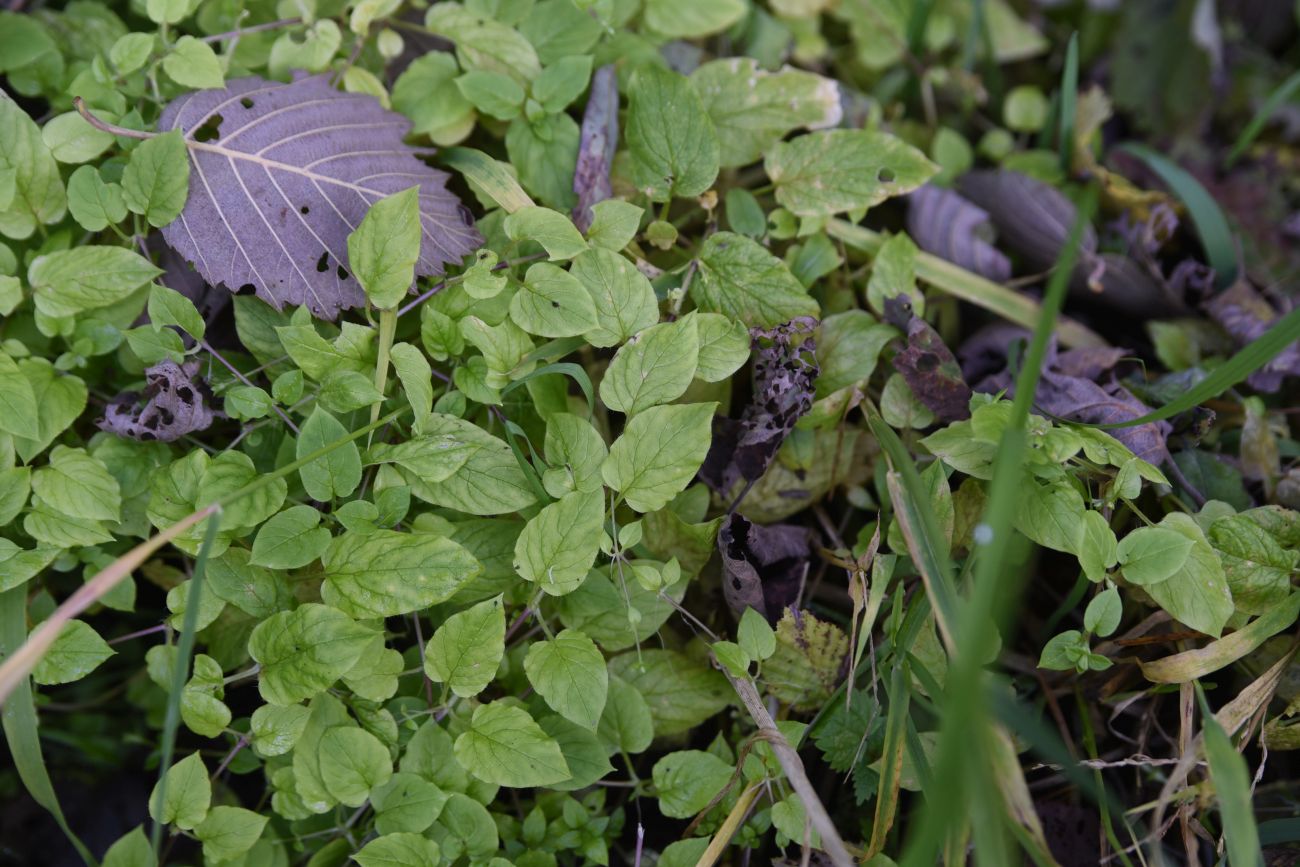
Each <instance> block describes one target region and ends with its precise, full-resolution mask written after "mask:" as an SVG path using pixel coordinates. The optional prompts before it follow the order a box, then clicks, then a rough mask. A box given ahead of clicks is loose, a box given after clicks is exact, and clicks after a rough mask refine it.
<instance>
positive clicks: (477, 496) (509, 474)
mask: <svg viewBox="0 0 1300 867" xmlns="http://www.w3.org/2000/svg"><path fill="white" fill-rule="evenodd" d="M425 436H427V437H440V436H448V437H452V438H454V439H455V440H456V442H459V443H461V444H462V445H463V446H464V447H465V448H466V450H467V451H468V452H469V457H468V458H467V459H466V461H465V462H464V463H463V464H462V465H461V466H460V468H459V469H457V470H456V471H455V472H454V473H453V474H452V475H451V476H448V477H447V478H446V479H443V480H442V481H430V480H428V479H425V478H423V477H421V476H420V475H419V474H418V473H417V472H412V471H410V470H406V469H402V468H401V464H398V467H399V469H400V470H401V473H402V478H403V479H405V480H406V482H407V484H409V485H410V486H411V493H412V494H414V495H415V496H417V497H419V498H420V499H422V500H424V501H425V502H428V503H433V504H434V505H437V506H443V507H445V508H448V509H456V510H457V511H461V512H468V513H469V514H471V515H504V514H508V513H510V512H517V511H519V510H521V509H525V508H527V507H528V506H531V505H532V504H533V503H534V502H536V500H537V495H536V494H534V493H533V490H532V486H531V485H529V483H528V479H527V478H526V477H525V476H524V474H523V471H522V470H521V469H520V468H519V463H518V461H516V460H515V456H514V453H513V452H511V451H510V446H508V445H506V444H505V443H504V442H502V441H501V440H499V439H497V438H496V437H494V436H492V435H491V434H490V433H488V432H487V431H485V430H483V429H482V428H481V427H479V426H478V425H476V424H474V423H473V422H469V421H464V420H462V419H459V418H456V417H455V416H450V415H443V414H440V413H434V414H433V415H431V416H430V417H429V422H428V424H427V426H426V430H425Z"/></svg>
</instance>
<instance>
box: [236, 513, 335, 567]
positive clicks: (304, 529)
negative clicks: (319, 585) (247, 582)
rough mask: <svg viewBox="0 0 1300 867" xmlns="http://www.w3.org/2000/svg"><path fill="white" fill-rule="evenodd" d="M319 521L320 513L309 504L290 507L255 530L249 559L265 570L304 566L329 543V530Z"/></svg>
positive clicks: (317, 555)
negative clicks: (265, 568)
mask: <svg viewBox="0 0 1300 867" xmlns="http://www.w3.org/2000/svg"><path fill="white" fill-rule="evenodd" d="M319 524H320V512H318V511H316V510H315V509H313V508H312V507H311V506H305V505H303V506H290V507H289V508H287V509H285V510H284V511H283V512H280V513H279V514H278V515H276V516H275V517H273V518H271V519H270V520H269V521H267V522H266V523H265V524H263V525H262V528H261V529H260V530H258V531H257V538H255V539H254V540H253V553H252V559H251V560H250V561H249V562H251V563H252V564H253V565H254V566H265V567H267V568H269V569H297V568H298V567H300V566H306V565H307V564H308V563H310V562H312V561H313V560H315V559H316V558H317V557H319V556H320V555H321V554H322V553H324V551H325V548H326V546H328V545H329V543H330V531H329V530H327V529H326V528H324V527H321V526H318V525H319Z"/></svg>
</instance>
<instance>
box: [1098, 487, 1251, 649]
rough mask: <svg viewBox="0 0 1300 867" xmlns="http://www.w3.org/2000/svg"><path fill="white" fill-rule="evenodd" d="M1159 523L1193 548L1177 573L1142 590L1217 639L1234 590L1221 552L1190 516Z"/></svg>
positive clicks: (1230, 608)
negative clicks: (1221, 559) (1230, 588)
mask: <svg viewBox="0 0 1300 867" xmlns="http://www.w3.org/2000/svg"><path fill="white" fill-rule="evenodd" d="M1159 526H1160V528H1162V529H1169V530H1173V531H1175V532H1177V533H1180V534H1182V535H1183V536H1185V537H1187V538H1188V539H1191V540H1192V548H1191V551H1190V552H1189V553H1188V555H1187V557H1186V558H1185V561H1184V562H1183V563H1182V565H1181V567H1180V568H1179V569H1178V571H1177V572H1175V573H1174V574H1173V575H1172V576H1170V577H1169V578H1168V579H1166V580H1164V581H1160V582H1158V583H1155V584H1145V585H1143V587H1142V589H1143V590H1145V591H1146V592H1147V593H1148V594H1149V595H1150V596H1151V598H1152V599H1154V600H1155V601H1156V604H1157V605H1159V606H1160V607H1161V608H1163V609H1164V610H1165V611H1168V612H1169V613H1170V614H1171V615H1172V616H1173V617H1174V619H1175V620H1180V621H1182V622H1183V623H1185V624H1187V626H1189V627H1190V628H1192V629H1197V630H1199V631H1201V632H1204V633H1205V634H1207V635H1210V636H1213V637H1215V638H1218V637H1219V634H1220V633H1221V632H1222V631H1223V625H1224V624H1225V623H1227V621H1228V618H1229V617H1231V616H1232V612H1233V610H1234V606H1233V602H1232V591H1231V590H1229V589H1228V581H1227V578H1226V576H1225V575H1224V574H1223V565H1222V563H1221V562H1220V560H1219V556H1218V554H1216V553H1215V552H1214V549H1213V548H1211V547H1210V544H1209V542H1207V541H1205V536H1204V534H1203V533H1202V532H1201V528H1200V527H1198V526H1197V525H1196V521H1194V520H1193V519H1192V518H1191V516H1190V515H1185V514H1183V513H1181V512H1175V513H1173V514H1169V515H1166V516H1165V517H1164V519H1163V520H1162V521H1161V522H1160V524H1159ZM1135 532H1136V531H1135ZM1122 544H1123V543H1122V542H1121V546H1122ZM1121 562H1122V561H1121Z"/></svg>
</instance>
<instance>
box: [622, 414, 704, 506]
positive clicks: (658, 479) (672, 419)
mask: <svg viewBox="0 0 1300 867" xmlns="http://www.w3.org/2000/svg"><path fill="white" fill-rule="evenodd" d="M715 408H716V404H713V403H692V404H682V405H676V406H655V407H651V408H650V409H647V410H645V411H644V412H641V413H638V414H637V415H635V416H633V417H632V418H631V419H630V420H629V421H628V423H627V426H626V427H625V428H624V429H623V434H622V435H621V436H620V437H619V438H618V439H617V440H615V442H614V445H612V446H611V447H610V449H609V456H608V457H607V458H605V462H604V463H603V464H602V465H601V470H600V471H601V476H602V477H603V478H604V480H605V484H607V485H609V486H610V487H611V488H613V489H614V490H616V491H618V492H619V493H620V494H622V495H623V499H624V500H626V501H627V504H628V505H629V506H631V507H632V508H633V509H636V510H637V511H638V512H642V513H645V512H653V511H655V510H657V509H661V508H663V507H664V506H666V505H667V504H668V502H669V501H670V500H672V498H673V497H675V496H676V495H677V494H678V493H679V492H681V491H682V490H683V489H685V487H686V486H687V485H688V484H689V483H690V481H691V479H692V478H694V476H695V473H696V471H697V470H698V469H699V468H700V464H702V463H703V462H704V456H705V455H706V454H708V451H709V442H710V439H711V438H712V433H711V427H712V423H713V412H714V409H715Z"/></svg>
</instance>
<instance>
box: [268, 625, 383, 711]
mask: <svg viewBox="0 0 1300 867" xmlns="http://www.w3.org/2000/svg"><path fill="white" fill-rule="evenodd" d="M373 638H374V633H373V632H372V631H371V630H369V629H367V628H365V627H364V626H362V625H361V624H359V623H357V622H356V621H354V620H353V619H352V618H351V617H348V616H347V615H346V614H344V613H343V612H342V611H339V610H338V609H337V608H330V607H329V606H328V605H318V604H315V603H307V604H305V605H302V606H300V607H298V608H295V609H294V610H293V611H281V612H278V613H276V614H272V615H271V616H270V617H268V618H266V619H265V620H263V621H262V622H261V623H259V624H258V625H257V626H256V627H255V628H254V629H253V633H252V635H250V636H249V638H248V654H249V656H251V657H252V658H253V659H254V661H256V662H257V663H258V664H260V665H261V666H262V671H261V673H260V675H259V682H258V688H259V690H260V691H261V693H262V698H264V699H266V700H267V701H268V702H270V703H271V704H277V705H287V704H296V703H297V702H300V701H302V700H304V699H308V698H311V697H312V696H314V695H316V694H317V693H320V692H322V691H323V690H325V689H328V688H329V687H330V686H331V685H332V684H333V683H334V681H336V680H338V679H339V678H340V677H342V676H343V675H344V674H346V673H347V672H348V670H349V669H351V668H352V666H354V665H356V664H357V660H358V659H360V658H361V654H362V653H363V652H364V651H365V649H366V647H367V646H369V644H370V642H371V640H372V639H373Z"/></svg>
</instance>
